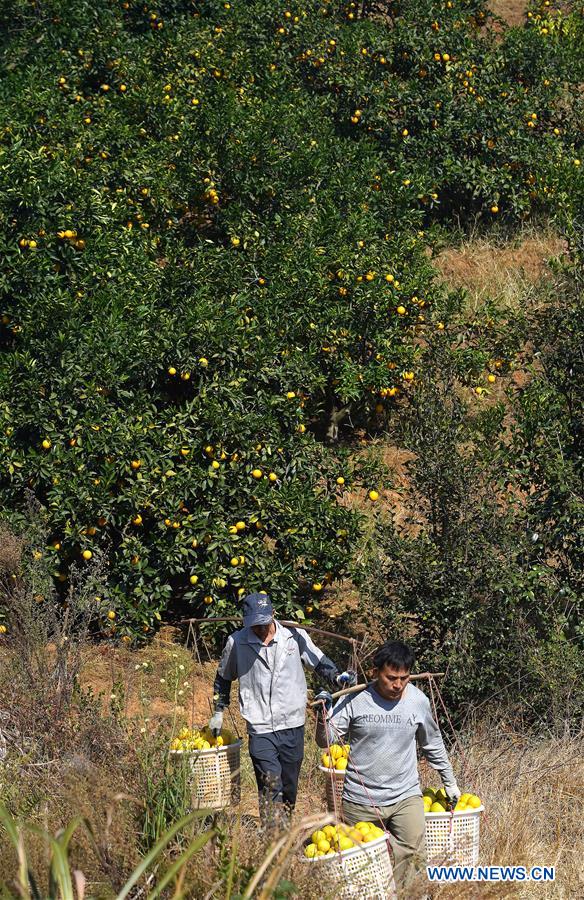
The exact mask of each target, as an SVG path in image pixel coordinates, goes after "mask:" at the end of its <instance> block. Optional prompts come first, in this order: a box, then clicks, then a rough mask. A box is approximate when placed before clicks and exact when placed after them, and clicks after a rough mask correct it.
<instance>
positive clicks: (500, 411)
mask: <svg viewBox="0 0 584 900" xmlns="http://www.w3.org/2000/svg"><path fill="white" fill-rule="evenodd" d="M580 279H581V269H580V268H579V267H576V268H575V269H574V270H572V271H571V272H570V270H564V273H563V274H560V275H559V276H558V279H557V284H558V288H559V289H560V291H561V298H562V301H561V303H558V302H557V301H556V300H555V299H554V300H552V301H551V302H548V303H546V304H543V305H542V306H541V307H539V308H537V310H536V311H535V312H533V313H530V314H529V315H526V316H525V317H524V318H523V320H522V322H521V323H520V322H519V321H517V322H516V323H514V326H513V327H510V326H509V323H506V324H505V335H504V339H505V342H506V344H507V347H508V348H509V346H510V345H513V343H514V341H515V342H519V341H524V340H525V337H526V335H527V337H528V339H529V344H528V346H532V347H537V348H539V349H538V350H537V351H536V352H535V354H534V359H533V366H532V370H531V373H530V374H529V376H528V378H527V381H526V382H525V384H524V385H523V387H521V388H518V387H516V386H514V383H513V382H511V383H510V387H509V395H510V396H509V399H510V401H511V407H510V410H507V411H506V409H505V405H504V404H503V403H500V402H499V403H493V402H492V401H491V402H490V403H489V405H488V406H483V404H484V403H485V397H486V395H488V391H487V390H485V389H483V388H482V387H480V388H479V390H480V391H481V393H480V394H478V395H477V393H476V389H475V392H473V393H470V392H469V390H468V387H469V386H470V385H471V384H472V382H473V380H475V379H476V375H477V371H478V369H479V368H480V366H481V365H484V359H485V356H487V358H488V357H490V358H491V359H492V357H493V355H494V354H493V352H492V350H491V353H490V354H489V353H487V350H488V347H487V345H486V344H485V345H484V346H482V347H481V343H480V342H479V343H478V344H475V345H474V346H473V345H472V343H471V342H470V341H468V340H467V341H466V342H465V346H464V347H459V346H456V345H454V346H452V345H451V344H450V342H449V340H448V337H447V336H443V337H441V338H439V339H438V340H437V341H435V342H434V343H433V344H432V345H431V346H430V347H429V348H428V352H427V355H426V363H427V365H428V370H429V372H434V373H437V377H436V378H431V377H427V378H426V379H423V380H421V381H420V383H419V384H418V387H417V389H416V391H415V394H414V395H413V397H412V401H411V405H410V408H409V410H408V411H407V413H406V414H404V415H403V416H402V419H401V420H400V423H399V427H400V431H399V435H398V437H399V439H400V440H401V441H403V444H404V446H405V447H406V448H407V449H409V450H411V451H412V454H413V455H412V459H411V461H410V462H409V464H408V476H409V481H410V488H409V490H408V493H407V494H406V496H405V497H404V501H403V502H404V505H405V507H406V510H407V514H406V515H405V517H403V516H402V521H401V523H400V526H399V527H397V526H396V523H395V522H394V521H393V519H392V518H391V517H386V516H380V517H379V519H378V521H377V523H376V528H375V530H374V532H373V533H372V535H371V538H370V543H369V547H368V551H367V556H366V557H365V559H364V560H363V561H362V563H361V568H360V570H359V571H358V577H359V580H360V586H361V587H362V589H363V590H364V591H366V592H368V593H369V595H370V596H371V597H372V599H373V600H375V601H376V606H377V608H385V610H386V616H387V624H388V626H389V627H390V629H392V630H393V631H395V632H400V631H401V632H402V633H405V634H409V635H411V640H412V642H413V644H414V645H415V647H416V651H417V655H418V665H419V666H420V667H421V668H422V669H434V670H436V671H445V672H447V675H448V678H447V680H446V681H445V695H446V696H448V698H449V700H450V701H451V703H452V704H453V705H454V707H458V708H459V709H460V708H461V706H462V707H466V706H467V705H468V704H472V705H473V706H474V705H476V704H477V703H480V702H486V701H489V700H491V699H492V698H494V697H496V698H497V701H498V702H499V703H503V704H507V705H508V706H510V707H512V708H516V709H517V710H521V711H522V713H523V714H524V715H525V718H526V719H533V718H539V719H542V718H543V719H547V720H548V721H549V722H551V723H556V722H560V723H561V722H565V721H566V719H568V720H571V721H573V722H574V723H577V722H579V721H580V718H581V715H582V709H583V708H584V695H583V693H582V689H581V679H582V661H583V659H584V653H583V651H584V643H583V640H582V639H583V636H584V635H583V632H582V626H581V622H582V605H581V604H582V571H583V561H584V560H583V555H582V554H583V543H582V536H583V535H584V519H583V510H584V495H583V492H582V484H583V478H582V475H583V470H582V459H583V454H582V434H583V433H584V432H583V429H582V399H581V393H582V392H581V385H582V346H584V330H583V327H582V325H583V322H582V305H581V301H580V299H579V293H578V290H577V284H578V282H579V281H580ZM571 293H572V295H573V301H572V302H570V294H571ZM490 341H491V345H492V349H494V348H497V347H498V348H499V349H500V346H501V345H500V341H499V339H498V335H497V333H496V331H495V332H494V333H493V334H492V335H491V337H490ZM507 360H509V358H507ZM520 383H521V382H520ZM509 419H511V422H512V427H511V429H510V430H509V428H508V422H509Z"/></svg>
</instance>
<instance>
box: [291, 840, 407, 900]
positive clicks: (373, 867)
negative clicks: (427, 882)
mask: <svg viewBox="0 0 584 900" xmlns="http://www.w3.org/2000/svg"><path fill="white" fill-rule="evenodd" d="M302 859H303V862H305V863H307V865H311V866H314V867H315V876H316V878H317V879H325V878H326V880H327V882H329V883H330V885H331V886H334V888H335V900H356V898H359V900H395V897H396V893H395V884H394V880H393V868H392V865H391V858H390V855H389V847H388V842H387V838H386V837H385V836H383V837H380V838H377V839H376V840H374V841H371V842H370V843H368V844H362V845H361V846H360V847H351V849H350V850H343V851H342V852H341V853H335V855H334V856H319V857H315V858H314V859H307V858H306V857H303V858H302Z"/></svg>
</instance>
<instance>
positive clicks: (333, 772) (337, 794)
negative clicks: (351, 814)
mask: <svg viewBox="0 0 584 900" xmlns="http://www.w3.org/2000/svg"><path fill="white" fill-rule="evenodd" d="M318 768H319V769H320V771H321V772H324V773H325V791H326V808H327V809H328V811H329V812H331V813H333V815H335V816H338V817H339V818H340V819H341V821H342V816H343V787H344V784H345V773H344V772H341V771H339V770H338V769H328V768H326V766H319V767H318Z"/></svg>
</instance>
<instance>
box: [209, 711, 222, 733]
mask: <svg viewBox="0 0 584 900" xmlns="http://www.w3.org/2000/svg"><path fill="white" fill-rule="evenodd" d="M222 728H223V710H222V709H216V710H215V712H214V713H213V715H212V716H211V718H210V719H209V730H210V732H211V734H212V735H213V737H219V735H220V734H221V729H222Z"/></svg>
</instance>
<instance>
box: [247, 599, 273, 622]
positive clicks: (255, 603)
mask: <svg viewBox="0 0 584 900" xmlns="http://www.w3.org/2000/svg"><path fill="white" fill-rule="evenodd" d="M273 618H274V610H273V608H272V602H271V600H270V598H269V597H268V595H267V594H248V595H247V597H244V598H243V624H244V625H245V626H246V628H252V627H253V626H254V625H269V624H270V622H271V621H272V619H273Z"/></svg>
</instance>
